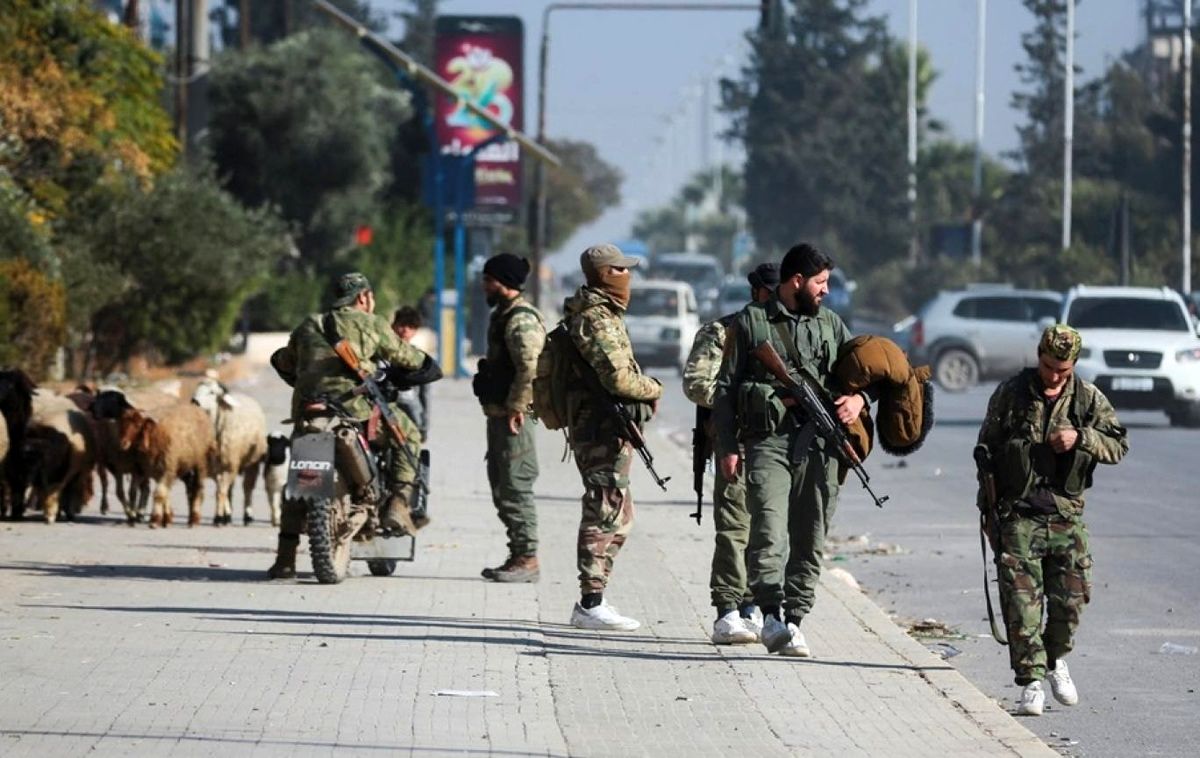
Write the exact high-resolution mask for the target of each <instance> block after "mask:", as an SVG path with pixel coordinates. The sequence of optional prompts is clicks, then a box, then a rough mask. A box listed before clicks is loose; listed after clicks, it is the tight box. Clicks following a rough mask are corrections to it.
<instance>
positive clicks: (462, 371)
mask: <svg viewBox="0 0 1200 758" xmlns="http://www.w3.org/2000/svg"><path fill="white" fill-rule="evenodd" d="M457 168H458V171H457V172H455V177H454V293H455V297H454V376H455V377H457V378H460V379H461V378H462V377H464V376H467V369H466V366H464V365H463V364H464V363H466V356H465V355H464V350H463V327H464V325H465V324H466V318H465V317H464V315H463V301H464V300H466V299H467V297H466V295H467V292H466V290H467V272H466V268H467V224H466V221H465V220H464V219H463V216H465V215H466V198H465V197H464V195H465V194H466V187H465V186H464V185H465V183H466V176H467V172H468V171H471V170H473V169H474V168H475V154H474V153H473V152H472V153H469V154H467V155H462V156H460V157H459V159H458V166H457Z"/></svg>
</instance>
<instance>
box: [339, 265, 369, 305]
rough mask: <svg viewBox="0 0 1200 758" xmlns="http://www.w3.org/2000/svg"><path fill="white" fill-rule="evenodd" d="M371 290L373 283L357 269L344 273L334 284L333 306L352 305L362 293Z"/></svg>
mask: <svg viewBox="0 0 1200 758" xmlns="http://www.w3.org/2000/svg"><path fill="white" fill-rule="evenodd" d="M370 291H371V283H370V282H369V281H367V277H365V276H363V275H362V274H360V273H358V272H357V271H352V272H350V273H349V274H342V275H341V276H339V277H338V279H337V282H336V283H335V284H334V285H333V297H334V300H333V307H334V308H341V307H342V306H345V305H350V304H351V303H353V302H354V301H355V299H357V298H358V296H359V295H360V294H362V293H363V292H370Z"/></svg>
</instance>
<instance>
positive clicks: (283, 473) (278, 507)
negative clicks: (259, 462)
mask: <svg viewBox="0 0 1200 758" xmlns="http://www.w3.org/2000/svg"><path fill="white" fill-rule="evenodd" d="M291 446H292V440H291V439H290V438H289V437H288V436H287V435H286V434H282V433H280V432H271V433H270V434H268V435H267V459H266V460H265V461H264V462H263V484H265V485H266V488H267V503H268V504H269V505H270V508H271V526H279V519H280V514H281V512H282V507H283V486H284V485H285V484H287V460H288V449H289V448H291Z"/></svg>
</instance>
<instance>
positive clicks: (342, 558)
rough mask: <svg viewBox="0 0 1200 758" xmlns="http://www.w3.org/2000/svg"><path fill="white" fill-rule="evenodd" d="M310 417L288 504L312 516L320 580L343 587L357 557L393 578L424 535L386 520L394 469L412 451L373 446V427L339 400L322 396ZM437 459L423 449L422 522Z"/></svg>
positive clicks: (295, 445)
mask: <svg viewBox="0 0 1200 758" xmlns="http://www.w3.org/2000/svg"><path fill="white" fill-rule="evenodd" d="M380 374H381V380H382V379H385V377H383V376H382V375H383V372H380ZM302 416H303V418H302V419H300V421H299V422H298V423H299V424H300V425H301V426H300V429H299V433H298V434H297V435H296V436H295V437H294V438H293V439H292V459H291V463H290V464H289V466H288V478H287V485H286V486H285V488H284V493H283V497H284V500H285V507H293V508H302V509H303V511H304V513H305V523H306V525H307V526H306V531H307V533H308V543H309V552H310V554H311V556H312V565H313V573H314V574H315V575H316V577H317V581H319V582H320V583H321V584H337V583H338V582H341V581H342V579H344V578H345V577H346V574H347V572H348V570H349V567H350V561H352V560H361V561H365V562H366V564H367V569H368V570H369V571H370V573H371V574H372V575H373V576H390V575H391V574H392V573H393V572H395V570H396V563H397V562H398V561H406V562H407V561H412V560H413V559H414V558H415V556H416V543H417V540H416V536H415V535H411V534H399V533H396V532H394V531H392V530H389V529H387V528H385V527H384V526H383V524H382V523H381V522H380V519H379V514H380V512H381V510H382V507H383V505H384V503H386V502H387V499H388V498H389V497H390V496H391V492H390V491H389V489H388V486H387V483H388V482H391V481H392V477H391V476H390V472H391V471H392V470H394V467H395V466H397V465H398V463H399V460H398V459H399V456H400V455H411V453H409V452H408V451H406V450H396V449H395V448H394V447H389V448H388V449H387V450H378V449H376V448H373V447H372V446H371V445H370V443H369V442H368V440H367V435H366V430H365V428H364V426H365V422H362V421H359V420H356V419H355V418H354V417H353V416H352V415H351V414H350V413H349V412H347V411H346V409H345V407H344V406H343V405H342V403H341V402H340V401H339V399H337V398H331V397H321V398H318V399H315V400H313V401H311V402H309V403H307V404H305V406H304V408H303V413H302ZM383 433H387V432H386V431H384V432H383ZM429 460H430V459H429V451H428V450H422V451H421V454H420V458H419V461H418V466H417V470H418V473H419V476H418V481H417V488H416V490H417V492H416V497H415V498H414V502H412V503H411V504H410V507H411V509H412V515H413V517H414V518H418V517H420V516H423V515H424V514H425V513H426V511H427V509H428V497H429ZM406 538H407V539H406ZM406 542H407V545H406V544H405V543H406Z"/></svg>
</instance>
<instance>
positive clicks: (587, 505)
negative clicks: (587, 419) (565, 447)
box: [572, 439, 633, 594]
mask: <svg viewBox="0 0 1200 758" xmlns="http://www.w3.org/2000/svg"><path fill="white" fill-rule="evenodd" d="M572 452H573V453H574V455H575V465H576V466H578V467H579V473H580V474H581V475H582V477H583V487H584V491H583V514H582V517H581V518H580V520H579V537H578V540H577V542H576V551H577V555H578V564H579V589H580V591H581V592H583V593H584V594H587V593H591V592H603V591H604V588H605V587H606V586H607V585H608V578H609V576H610V575H611V574H612V568H613V561H614V560H615V559H616V557H617V553H619V552H620V551H621V546H623V545H624V544H625V538H626V537H628V536H629V532H630V531H631V530H632V529H633V498H632V497H631V496H630V494H629V469H630V467H631V466H632V465H633V448H632V447H631V446H630V445H629V443H628V442H626V441H625V440H621V439H613V440H611V441H606V442H601V441H596V442H578V441H577V442H575V443H574V444H573V445H572Z"/></svg>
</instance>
